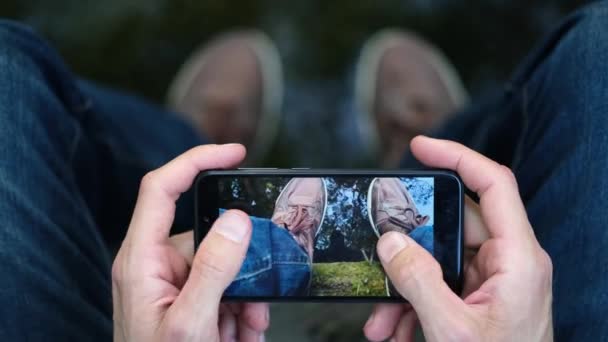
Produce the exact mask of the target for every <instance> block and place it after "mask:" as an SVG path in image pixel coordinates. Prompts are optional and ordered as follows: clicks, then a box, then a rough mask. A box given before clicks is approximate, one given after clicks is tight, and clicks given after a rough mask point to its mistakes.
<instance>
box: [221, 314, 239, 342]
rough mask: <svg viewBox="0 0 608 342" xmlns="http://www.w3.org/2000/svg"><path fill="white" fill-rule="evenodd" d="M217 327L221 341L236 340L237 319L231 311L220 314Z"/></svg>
mask: <svg viewBox="0 0 608 342" xmlns="http://www.w3.org/2000/svg"><path fill="white" fill-rule="evenodd" d="M218 328H219V332H220V341H221V342H234V341H236V340H237V337H238V334H237V320H236V317H235V316H234V315H233V314H232V313H224V314H222V315H221V316H220V322H219V327H218Z"/></svg>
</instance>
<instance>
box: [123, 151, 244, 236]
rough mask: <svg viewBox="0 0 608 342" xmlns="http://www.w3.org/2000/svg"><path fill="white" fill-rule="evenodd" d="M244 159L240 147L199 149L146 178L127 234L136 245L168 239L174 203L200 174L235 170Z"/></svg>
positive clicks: (147, 175) (173, 213) (140, 189)
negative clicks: (215, 170)
mask: <svg viewBox="0 0 608 342" xmlns="http://www.w3.org/2000/svg"><path fill="white" fill-rule="evenodd" d="M244 156H245V148H244V147H243V146H242V145H238V144H229V145H204V146H197V147H194V148H192V149H190V150H189V151H187V152H185V153H184V154H182V155H180V156H178V157H177V158H175V159H173V160H172V161H170V162H169V163H167V164H166V165H164V166H162V167H161V168H159V169H156V170H154V171H151V172H149V173H148V174H146V176H144V178H143V179H142V181H141V185H140V188H139V195H138V198H137V203H136V205H135V210H134V212H133V217H132V218H131V224H130V226H129V231H128V233H127V235H128V238H131V239H133V242H134V243H142V244H145V245H147V246H148V245H149V243H153V242H162V241H165V240H166V239H167V237H168V236H169V231H170V229H171V225H172V223H173V217H174V215H175V201H176V200H177V199H178V198H179V196H180V195H181V194H182V193H183V192H185V191H186V190H188V189H189V188H190V186H191V185H192V182H193V181H194V178H195V177H196V176H197V175H198V174H199V172H201V171H203V170H208V169H223V168H230V167H234V166H236V165H237V164H238V163H240V162H241V161H242V160H243V158H244Z"/></svg>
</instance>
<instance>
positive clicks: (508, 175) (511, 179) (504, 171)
mask: <svg viewBox="0 0 608 342" xmlns="http://www.w3.org/2000/svg"><path fill="white" fill-rule="evenodd" d="M500 172H501V175H502V177H503V178H504V179H505V181H506V182H508V183H509V184H517V179H516V178H515V174H514V173H513V170H511V168H509V167H508V166H505V165H500Z"/></svg>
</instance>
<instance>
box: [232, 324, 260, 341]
mask: <svg viewBox="0 0 608 342" xmlns="http://www.w3.org/2000/svg"><path fill="white" fill-rule="evenodd" d="M238 329H239V342H260V341H263V340H264V332H262V331H258V330H255V329H252V328H251V327H250V326H249V324H247V323H245V322H244V321H243V320H241V319H239V321H238Z"/></svg>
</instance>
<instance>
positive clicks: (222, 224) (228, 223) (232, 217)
mask: <svg viewBox="0 0 608 342" xmlns="http://www.w3.org/2000/svg"><path fill="white" fill-rule="evenodd" d="M213 230H214V231H215V232H217V233H219V234H220V235H222V236H223V237H225V238H226V239H228V240H231V241H234V242H236V243H241V242H242V241H243V239H244V238H245V235H247V231H248V230H249V223H248V222H247V221H246V219H245V218H244V217H243V215H241V214H237V213H235V212H231V211H230V210H229V211H227V212H225V213H224V214H223V215H222V216H220V218H219V219H218V220H217V221H216V222H215V224H214V225H213Z"/></svg>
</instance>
